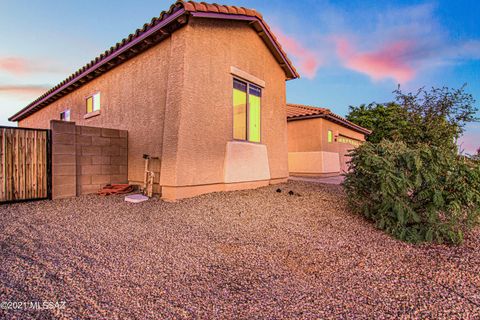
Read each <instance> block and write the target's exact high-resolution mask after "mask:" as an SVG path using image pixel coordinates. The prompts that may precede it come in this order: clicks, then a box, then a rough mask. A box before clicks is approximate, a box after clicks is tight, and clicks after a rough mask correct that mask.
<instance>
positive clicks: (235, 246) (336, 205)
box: [0, 181, 480, 319]
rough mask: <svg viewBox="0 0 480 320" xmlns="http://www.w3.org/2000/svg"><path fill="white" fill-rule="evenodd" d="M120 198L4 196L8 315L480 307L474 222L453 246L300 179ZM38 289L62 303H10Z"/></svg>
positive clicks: (357, 312) (454, 310) (351, 312)
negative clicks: (358, 210) (396, 235)
mask: <svg viewBox="0 0 480 320" xmlns="http://www.w3.org/2000/svg"><path fill="white" fill-rule="evenodd" d="M280 188H282V189H283V190H290V192H293V194H301V197H298V196H296V197H293V196H290V195H289V193H286V192H281V191H282V189H280ZM278 190H280V192H279V191H278ZM123 198H124V196H123V195H118V196H116V195H114V196H110V197H100V196H97V195H89V196H82V197H78V198H73V199H65V200H55V201H42V202H31V203H22V204H12V205H2V206H0V216H1V219H0V250H1V251H0V302H1V303H2V308H0V318H2V319H4V318H7V319H9V318H17V319H26V318H33V319H35V318H36V319H49V318H65V319H72V318H76V319H79V318H92V319H159V318H160V319H162V318H169V319H171V318H269V319H281V318H289V319H291V318H303V319H312V318H355V319H371V318H375V319H385V318H436V319H439V318H440V319H442V318H443V319H453V318H464V319H474V318H476V319H478V318H479V317H480V231H479V230H475V231H474V232H473V233H472V234H470V235H468V236H467V237H466V240H465V243H464V244H463V245H462V246H458V247H449V246H442V245H411V244H407V243H402V242H399V241H397V240H395V239H393V238H391V237H390V236H388V235H387V234H385V233H383V232H382V231H379V230H377V229H375V227H374V226H373V224H372V223H370V222H368V221H366V220H365V219H364V218H362V217H360V216H358V215H355V214H353V213H351V212H349V211H348V209H347V207H346V204H345V195H344V193H343V191H342V188H341V187H340V186H337V185H322V184H312V183H308V182H300V181H295V182H289V183H288V184H284V185H282V186H280V187H279V186H269V187H265V188H261V189H257V190H244V191H236V192H228V193H213V194H207V195H202V196H199V197H196V198H192V199H185V200H181V201H178V202H175V203H168V202H163V201H161V200H156V199H151V200H149V201H146V202H142V203H138V204H131V203H128V202H125V201H124V199H123ZM32 301H33V302H39V303H45V302H47V304H46V306H51V305H54V304H55V303H57V304H58V303H62V302H64V308H61V307H55V308H49V307H46V308H29V307H25V308H23V309H20V310H19V309H18V304H17V305H16V306H17V310H14V309H13V308H12V304H11V303H10V304H9V305H8V306H7V304H5V302H32ZM48 302H50V303H52V304H48Z"/></svg>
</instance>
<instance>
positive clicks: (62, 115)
mask: <svg viewBox="0 0 480 320" xmlns="http://www.w3.org/2000/svg"><path fill="white" fill-rule="evenodd" d="M60 120H62V121H70V109H66V110H65V111H62V112H60Z"/></svg>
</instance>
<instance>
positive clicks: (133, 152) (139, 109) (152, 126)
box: [19, 30, 183, 183]
mask: <svg viewBox="0 0 480 320" xmlns="http://www.w3.org/2000/svg"><path fill="white" fill-rule="evenodd" d="M182 31H183V30H178V31H177V32H176V33H175V35H176V36H177V35H178V36H180V35H181V33H182ZM170 45H171V39H170V38H167V39H165V40H164V41H162V42H161V43H160V44H158V45H156V46H155V47H153V48H151V49H149V50H147V51H146V52H144V53H142V54H140V55H139V56H137V57H136V58H134V59H132V60H128V61H126V62H125V63H123V64H122V65H120V66H118V67H116V68H115V69H113V70H111V71H109V72H108V73H106V74H104V75H102V76H100V77H99V78H97V79H95V80H92V81H91V82H89V83H87V84H85V85H84V86H83V87H81V88H79V89H77V90H76V91H73V92H72V93H70V94H68V95H66V96H64V97H62V98H61V99H59V100H57V101H55V102H54V103H52V104H50V105H49V106H47V107H46V108H44V109H42V110H40V111H38V112H36V113H34V114H33V115H31V116H29V117H28V118H26V119H24V120H22V121H20V122H19V126H20V127H34V128H49V126H50V120H52V119H60V112H62V111H63V110H65V109H67V108H69V109H70V110H71V121H74V122H75V123H76V124H77V125H85V126H93V127H104V128H116V129H121V130H127V131H128V133H129V134H128V144H129V146H130V147H129V150H128V178H129V180H130V181H131V182H137V183H142V182H143V174H144V160H143V159H142V155H143V154H149V155H151V156H157V157H160V156H161V154H162V137H163V123H164V122H163V120H164V112H165V102H166V98H167V94H166V91H167V82H168V81H167V80H168V75H169V68H170V66H169V60H170V54H175V53H174V52H171V50H170ZM174 72H175V71H174ZM97 91H100V92H101V113H100V115H99V116H96V117H93V118H90V119H84V118H83V116H84V115H85V113H86V106H85V104H86V103H85V99H86V97H87V96H89V95H91V94H93V93H95V92H97Z"/></svg>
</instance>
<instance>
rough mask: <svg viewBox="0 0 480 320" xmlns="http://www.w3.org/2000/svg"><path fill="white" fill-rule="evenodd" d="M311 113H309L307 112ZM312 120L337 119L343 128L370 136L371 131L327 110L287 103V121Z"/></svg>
mask: <svg viewBox="0 0 480 320" xmlns="http://www.w3.org/2000/svg"><path fill="white" fill-rule="evenodd" d="M288 108H295V109H297V110H298V109H302V110H306V111H307V112H304V113H301V111H300V112H295V111H292V110H288ZM308 111H311V112H308ZM306 117H308V118H312V117H329V118H334V119H337V121H340V122H341V123H342V124H343V125H344V126H347V127H350V128H351V129H353V130H356V131H360V132H362V133H365V134H370V133H371V132H372V131H371V130H369V129H367V128H364V127H362V126H359V125H358V124H356V123H353V122H351V121H350V120H347V119H346V118H344V117H342V116H340V115H338V114H336V113H334V112H332V111H331V110H330V109H328V108H321V107H315V106H309V105H304V104H296V103H287V119H291V120H295V119H302V118H303V119H304V118H306Z"/></svg>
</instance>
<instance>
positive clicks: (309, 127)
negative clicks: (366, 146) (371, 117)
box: [287, 117, 365, 176]
mask: <svg viewBox="0 0 480 320" xmlns="http://www.w3.org/2000/svg"><path fill="white" fill-rule="evenodd" d="M287 127H288V166H289V171H290V174H291V175H306V176H329V175H338V174H341V173H342V172H344V171H346V170H347V169H348V168H347V162H348V156H347V153H348V151H349V150H351V149H353V148H355V146H354V145H352V144H349V143H343V142H341V141H342V139H339V137H341V136H343V137H347V138H350V139H352V140H357V141H360V142H363V141H365V135H364V134H363V133H360V132H357V131H354V130H351V129H349V128H347V127H345V126H342V125H340V124H338V123H335V122H332V121H330V120H327V119H324V118H321V117H316V118H309V119H299V120H291V121H288V126H287ZM329 130H331V131H332V133H333V141H332V142H328V131H329Z"/></svg>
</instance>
